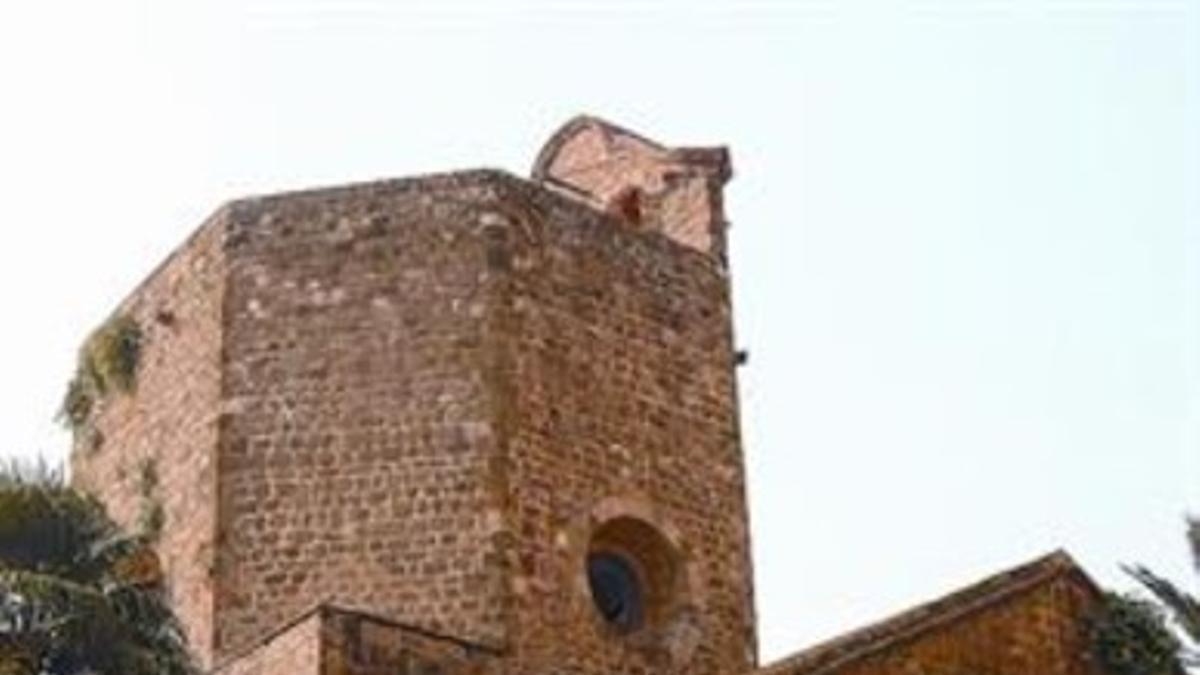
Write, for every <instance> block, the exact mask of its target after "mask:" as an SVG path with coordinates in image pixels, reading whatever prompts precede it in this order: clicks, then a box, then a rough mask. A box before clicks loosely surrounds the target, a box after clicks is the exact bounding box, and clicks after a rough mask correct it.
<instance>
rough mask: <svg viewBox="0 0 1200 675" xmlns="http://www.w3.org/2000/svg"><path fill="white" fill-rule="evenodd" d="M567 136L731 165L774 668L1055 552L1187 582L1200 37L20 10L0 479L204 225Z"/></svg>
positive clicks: (179, 9) (1196, 376) (549, 8)
mask: <svg viewBox="0 0 1200 675" xmlns="http://www.w3.org/2000/svg"><path fill="white" fill-rule="evenodd" d="M583 111H587V112H591V113H595V114H598V115H601V116H605V117H608V118H610V119H612V120H613V121H615V122H618V123H620V124H623V125H626V126H630V127H632V128H634V129H637V130H640V131H642V132H644V133H646V134H648V135H650V136H652V137H655V138H657V139H660V140H662V141H664V142H666V143H679V144H683V143H691V144H705V143H726V144H728V145H729V146H730V147H731V148H732V151H733V157H734V164H735V168H736V173H737V175H736V177H735V179H734V182H733V183H732V184H731V185H730V187H729V196H728V200H729V205H728V206H729V212H730V216H731V219H732V221H733V230H732V233H731V236H732V265H733V270H734V275H735V277H734V281H735V291H736V302H737V312H736V314H737V328H738V334H739V342H740V344H741V346H742V347H744V348H747V349H749V350H750V353H751V359H750V363H749V365H748V366H747V367H745V368H743V369H742V380H741V385H742V398H743V402H742V403H743V426H744V428H743V432H744V437H745V445H746V453H747V458H748V462H749V466H750V491H751V504H752V507H753V532H754V556H755V565H756V572H757V593H758V608H759V615H760V636H761V641H762V646H763V656H764V658H765V659H771V658H774V657H776V656H779V655H782V654H783V653H785V652H787V651H789V650H791V649H795V648H798V647H800V646H802V645H805V644H808V643H811V642H813V641H814V640H817V639H820V638H823V637H827V636H830V635H832V634H834V633H836V632H839V631H841V630H844V629H847V628H850V627H852V626H854V625H857V624H859V623H862V622H864V621H867V620H870V619H874V618H878V617H880V616H881V615H883V614H886V613H888V612H891V611H893V610H896V609H900V608H902V607H904V606H906V605H908V604H911V603H913V602H916V601H919V600H922V599H925V598H929V597H932V596H934V595H937V594H939V593H942V592H945V591H948V590H951V589H952V588H954V587H955V586H957V585H959V584H961V583H964V582H967V581H970V580H973V579H975V578H977V577H979V576H981V575H985V574H988V573H990V572H992V571H995V570H997V569H999V568H1001V567H1003V566H1008V565H1012V564H1015V563H1018V562H1021V561H1023V560H1025V559H1028V558H1031V557H1033V556H1036V555H1039V554H1041V553H1044V552H1046V551H1049V550H1051V549H1054V548H1056V547H1065V548H1067V549H1068V550H1069V551H1070V552H1071V553H1072V554H1074V555H1075V556H1076V558H1077V559H1078V560H1079V561H1080V562H1082V563H1083V564H1084V565H1085V567H1086V568H1087V569H1088V571H1089V572H1091V573H1092V574H1093V575H1094V576H1095V577H1096V578H1097V579H1099V580H1100V581H1102V582H1104V583H1111V584H1115V585H1118V586H1125V585H1126V582H1125V580H1124V579H1122V577H1121V575H1120V574H1119V572H1118V571H1117V567H1116V566H1117V565H1118V563H1120V562H1123V561H1138V560H1141V561H1146V562H1149V563H1152V564H1153V565H1155V566H1156V567H1158V568H1160V569H1161V570H1162V571H1164V572H1166V573H1169V574H1171V575H1173V576H1175V577H1177V578H1179V579H1181V580H1186V581H1189V582H1191V581H1198V580H1197V579H1196V577H1195V575H1192V574H1190V569H1189V566H1188V564H1187V557H1186V552H1185V549H1184V546H1183V542H1182V538H1181V536H1182V524H1181V519H1182V516H1183V514H1184V513H1185V512H1186V511H1187V510H1188V509H1191V510H1194V511H1200V1H1188V0H1177V1H1156V0H1128V1H1113V0H1110V1H1095V2H1089V1H1086V0H1075V1H1061V2H1053V1H1049V0H1046V1H1042V2H1037V1H1032V0H1030V1H1028V2H1022V1H1018V0H1011V1H1010V0H981V1H978V2H973V1H970V0H940V1H935V0H924V1H917V0H913V1H903V0H894V1H891V2H865V1H863V2H856V1H849V0H848V1H845V2H834V1H832V0H824V1H818V0H814V1H811V2H765V1H757V2H755V1H748V2H738V3H732V2H731V3H724V4H721V3H711V2H700V1H698V0H685V1H682V2H659V3H650V2H643V3H633V2H619V1H615V0H605V1H603V2H600V1H592V2H577V3H554V4H550V3H546V2H539V3H525V4H521V3H515V4H514V3H507V4H506V3H499V2H495V3H487V4H483V3H478V4H467V3H461V2H459V3H454V2H443V3H438V4H423V5H422V4H405V3H401V2H394V3H393V2H384V1H383V0H361V1H353V0H348V1H343V2H337V1H334V0H325V1H316V0H313V1H309V0H290V1H282V0H280V1H274V2H272V1H267V0H260V1H247V2H219V1H213V0H207V1H203V2H201V1H197V2H191V3H181V2H171V1H165V0H154V1H152V2H151V1H145V2H133V1H130V0H105V1H104V2H96V1H94V0H88V1H81V2H59V1H52V0H39V1H38V2H32V1H29V2H17V1H13V2H6V3H5V4H4V5H3V9H0V213H2V214H3V216H2V218H3V220H2V222H0V293H2V294H3V295H2V296H0V309H2V310H3V312H4V320H3V322H2V328H0V335H2V338H0V340H2V342H0V345H2V346H3V351H2V352H0V359H2V363H3V368H4V373H3V374H4V377H3V378H0V409H2V410H3V411H4V417H3V419H4V424H3V425H0V452H4V453H7V454H15V455H31V454H33V453H38V452H41V453H44V454H47V455H50V456H52V457H61V456H62V455H63V454H64V453H65V450H66V440H67V439H66V436H65V434H63V433H61V432H60V431H58V430H56V428H55V427H54V426H53V424H52V423H51V417H52V414H53V412H54V409H55V407H56V404H57V401H58V398H59V396H60V394H61V393H62V388H63V384H64V382H65V381H66V379H67V377H68V375H69V373H70V370H71V368H72V362H73V359H74V353H75V348H76V345H77V344H78V342H79V341H80V339H81V338H82V337H83V336H84V335H85V333H86V332H87V331H88V330H89V329H90V328H91V327H92V326H93V325H94V324H96V323H97V322H99V321H100V320H102V319H103V318H104V316H105V315H106V314H107V313H108V312H109V311H110V310H111V308H112V307H113V306H114V304H115V303H116V302H117V301H118V300H119V299H120V298H121V297H122V296H123V295H124V294H125V293H126V292H127V291H128V290H129V289H130V288H131V287H132V286H133V285H134V284H136V283H137V282H138V281H139V280H140V279H141V278H142V277H143V276H145V275H146V274H147V273H149V272H150V270H151V269H152V268H153V267H154V265H155V264H156V263H157V262H158V261H159V260H161V259H162V258H163V257H164V256H165V255H166V254H167V253H168V252H169V251H170V250H171V249H172V248H173V247H174V246H176V245H177V244H179V243H180V242H181V241H182V240H183V239H184V237H186V236H187V235H188V233H189V232H190V231H191V230H192V229H193V228H194V227H196V226H197V225H198V224H199V223H200V221H201V220H202V219H203V218H204V217H205V216H206V215H207V214H208V213H209V212H210V211H212V210H213V209H214V208H215V207H216V206H217V205H218V204H220V203H221V202H222V201H224V200H226V199H229V198H232V197H236V196H239V195H242V194H245V193H255V192H264V191H271V190H277V189H284V188H297V187H303V186H312V185H320V184H331V183H341V182H346V181H351V180H359V179H367V178H375V177H386V176H401V175H406V174H412V173H423V172H429V171H433V170H445V169H453V168H461V167H471V166H479V165H488V166H499V167H503V168H506V169H510V170H512V171H514V172H517V173H525V172H526V171H527V169H528V167H529V165H530V163H531V161H532V158H533V156H534V154H535V153H536V151H537V150H538V148H539V147H540V144H541V142H542V141H543V140H544V139H545V138H546V137H547V135H548V134H550V133H551V132H552V131H553V130H554V129H555V128H556V127H557V125H559V124H560V123H562V122H563V121H565V120H566V119H567V118H568V117H569V116H571V115H573V114H575V113H577V112H583ZM1197 585H1200V583H1197Z"/></svg>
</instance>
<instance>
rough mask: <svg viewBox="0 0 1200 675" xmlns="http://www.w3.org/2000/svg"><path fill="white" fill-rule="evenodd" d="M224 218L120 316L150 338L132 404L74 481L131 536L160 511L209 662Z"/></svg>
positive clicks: (164, 542) (111, 411) (110, 423)
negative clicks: (150, 511) (153, 512)
mask: <svg viewBox="0 0 1200 675" xmlns="http://www.w3.org/2000/svg"><path fill="white" fill-rule="evenodd" d="M224 217H225V216H224V212H223V211H219V212H218V213H217V214H216V215H214V216H213V217H212V218H211V219H210V220H209V221H208V222H207V223H206V224H205V225H204V226H202V227H201V228H200V230H199V231H198V232H197V233H196V234H195V235H194V236H193V237H192V238H191V239H190V240H189V241H188V242H187V243H186V244H185V245H184V246H183V247H181V248H180V249H179V250H178V251H177V252H176V253H175V254H174V255H173V256H172V257H171V258H169V259H168V260H167V261H166V262H165V263H164V264H163V266H162V267H160V268H159V269H158V270H157V271H156V272H154V274H153V275H152V276H151V277H150V278H149V279H148V280H147V281H146V282H145V283H143V284H142V285H141V286H140V287H139V288H137V289H136V290H135V291H134V292H133V293H132V294H131V295H130V296H129V298H128V299H127V300H126V301H125V302H124V303H122V304H121V306H120V307H119V308H118V309H117V312H116V313H117V314H124V315H127V316H129V317H131V318H133V319H134V320H135V321H136V322H137V324H138V326H139V327H140V328H141V330H142V333H143V347H142V351H141V357H140V359H139V363H138V367H137V371H136V389H135V390H134V391H133V392H132V393H130V394H122V393H120V392H115V391H114V392H110V393H109V394H108V395H107V396H106V397H105V398H103V399H102V401H101V403H100V404H99V406H98V409H97V410H96V411H95V412H94V413H93V421H92V424H93V427H94V430H95V432H98V433H95V434H92V433H85V434H81V435H79V440H78V441H77V443H76V447H75V449H74V452H73V453H72V460H71V469H72V470H71V480H72V482H73V483H74V484H75V485H76V486H78V487H80V488H82V489H84V490H86V491H88V492H90V493H92V494H95V495H96V496H98V497H99V498H100V499H101V500H102V501H103V502H104V503H105V505H106V506H107V508H108V510H109V512H110V513H111V514H112V516H113V517H114V518H115V519H116V520H117V522H119V523H121V524H122V525H124V526H125V527H126V528H129V529H131V530H132V529H134V528H136V527H137V525H138V522H139V520H140V519H141V518H142V517H143V516H142V514H143V513H145V512H146V511H147V510H148V509H152V508H155V504H157V505H159V506H160V507H161V509H162V513H163V515H164V516H165V522H164V524H163V527H162V532H161V536H160V538H159V540H158V543H157V545H156V549H157V552H158V554H159V558H160V561H161V564H162V567H163V571H164V573H165V575H166V579H167V581H168V585H169V588H170V591H171V596H172V600H173V602H174V603H175V606H176V609H177V613H178V614H179V616H180V617H181V618H182V621H183V625H184V628H185V630H186V632H187V636H188V639H189V641H190V643H191V646H192V648H193V650H194V651H195V652H196V653H197V655H198V656H199V657H200V659H201V661H202V662H204V663H208V662H209V659H210V656H211V651H210V647H211V635H212V628H213V627H212V623H211V607H212V592H211V577H210V575H211V571H212V560H213V532H214V527H215V523H214V512H215V480H216V478H215V448H216V444H217V430H218V417H219V412H220V405H219V401H220V380H221V376H220V354H221V327H220V322H221V304H222V297H223V294H224V261H223V256H222V253H221V238H222V234H223V225H224Z"/></svg>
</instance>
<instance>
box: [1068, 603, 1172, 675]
mask: <svg viewBox="0 0 1200 675" xmlns="http://www.w3.org/2000/svg"><path fill="white" fill-rule="evenodd" d="M1089 637H1090V638H1091V647H1092V653H1093V655H1094V656H1095V657H1096V658H1097V659H1098V660H1099V661H1100V663H1101V664H1102V665H1103V666H1104V668H1105V670H1106V671H1107V672H1110V673H1112V674H1113V675H1175V674H1176V673H1182V672H1183V670H1182V665H1181V664H1180V661H1179V653H1180V648H1181V645H1180V643H1179V640H1178V639H1176V638H1175V636H1174V635H1173V634H1172V633H1171V630H1170V629H1169V628H1168V627H1167V621H1166V616H1165V615H1164V614H1163V612H1162V610H1161V609H1159V607H1158V606H1157V605H1155V604H1154V603H1152V602H1150V601H1148V600H1143V599H1141V598H1137V597H1134V596H1130V595H1119V594H1117V593H1108V594H1106V595H1105V598H1104V604H1103V607H1102V608H1101V610H1100V611H1098V612H1097V613H1096V615H1095V616H1093V617H1092V619H1091V621H1090V624H1089Z"/></svg>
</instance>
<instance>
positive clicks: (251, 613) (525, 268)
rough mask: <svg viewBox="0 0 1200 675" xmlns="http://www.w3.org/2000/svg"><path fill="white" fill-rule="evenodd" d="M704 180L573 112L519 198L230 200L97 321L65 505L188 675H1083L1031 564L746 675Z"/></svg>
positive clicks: (521, 185) (484, 194)
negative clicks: (126, 379)
mask: <svg viewBox="0 0 1200 675" xmlns="http://www.w3.org/2000/svg"><path fill="white" fill-rule="evenodd" d="M732 173H733V172H732V167H731V163H730V155H729V153H728V151H727V150H726V149H725V148H722V147H671V146H666V145H662V144H660V143H658V142H655V141H652V140H649V139H647V138H643V137H642V136H640V135H638V134H636V133H634V132H631V131H629V130H626V129H623V128H620V127H618V126H616V125H613V124H610V123H608V122H605V121H603V120H600V119H596V118H593V117H586V116H585V117H579V118H576V119H574V120H571V121H570V122H568V123H567V124H566V125H565V126H563V127H562V128H560V129H559V130H558V131H557V132H555V133H554V134H553V135H552V136H551V137H550V139H549V141H548V142H547V143H546V144H545V146H544V147H543V148H542V149H541V151H540V152H539V153H538V155H537V158H536V161H535V162H534V165H533V170H532V173H531V175H530V176H529V177H528V178H522V177H518V176H515V175H512V174H509V173H506V172H503V171H496V170H490V169H481V170H466V171H460V172H453V173H445V174H436V175H427V176H417V177H412V178H401V179H396V180H382V181H378V182H370V183H362V184H354V185H345V186H338V187H331V188H323V189H315V190H305V191H300V192H289V193H282V194H273V195H267V196H257V197H249V198H245V199H238V200H235V201H232V202H230V203H228V204H226V205H224V206H222V207H220V208H219V209H217V210H216V212H215V213H213V214H212V216H211V217H209V219H208V220H207V221H206V222H205V223H204V224H202V225H201V227H200V228H199V229H198V230H197V231H196V232H195V233H194V234H193V235H192V236H191V237H190V238H189V239H188V240H187V241H186V242H185V243H184V244H183V245H182V246H181V247H180V248H179V249H178V250H177V251H176V252H175V253H174V254H172V255H171V256H170V257H169V258H168V259H167V260H166V261H165V262H163V263H162V265H161V266H160V267H159V268H158V269H157V270H155V271H154V272H152V273H151V274H150V276H149V277H148V278H147V279H146V280H145V281H144V282H143V283H142V284H141V285H140V286H139V287H137V288H136V289H134V290H133V292H132V293H131V294H130V295H129V296H128V298H127V299H126V300H125V301H124V302H123V303H122V304H121V305H120V306H119V307H118V308H117V309H116V311H115V312H114V314H113V316H114V318H115V319H119V320H120V321H122V322H124V323H123V325H125V326H127V327H128V326H132V327H134V330H136V336H137V340H136V343H137V345H138V349H137V363H136V371H135V372H134V382H133V385H132V386H131V387H130V388H129V391H128V392H123V391H117V390H112V391H107V392H106V393H105V394H104V395H103V396H102V397H100V398H99V399H98V400H96V401H95V402H94V403H93V404H92V405H90V406H88V408H87V409H86V410H85V411H83V412H82V413H81V414H80V416H79V420H78V422H79V424H78V425H77V428H76V447H75V451H74V453H73V456H72V475H73V481H74V482H75V483H76V484H77V486H79V487H81V488H83V489H85V490H87V491H89V492H91V493H93V494H95V495H97V496H98V497H99V498H100V499H101V500H102V501H104V503H105V504H106V505H107V507H108V509H109V511H110V513H111V514H112V515H113V516H114V517H115V518H116V519H117V520H118V521H119V522H121V523H122V524H125V525H126V526H128V527H138V526H142V527H145V526H146V524H147V523H151V524H154V525H155V526H156V527H155V531H156V532H157V533H158V534H157V540H156V550H157V554H158V557H159V565H160V567H161V574H162V575H163V578H164V579H165V581H166V584H167V587H168V588H169V590H170V594H171V598H172V600H173V602H174V605H175V607H176V611H177V613H178V615H179V616H180V618H181V620H182V622H183V625H184V628H185V630H186V633H187V636H188V639H189V642H190V644H191V647H192V649H193V650H194V651H195V653H196V655H197V657H198V659H199V660H200V662H201V664H202V666H203V668H204V669H205V670H206V671H207V672H209V673H213V674H214V675H217V674H219V675H385V674H389V675H402V674H409V673H412V674H416V673H421V674H430V675H431V674H434V673H437V674H442V675H458V674H463V675H467V674H471V675H474V674H478V675H490V674H500V673H504V674H513V675H608V674H612V675H649V674H652V673H663V674H668V673H680V674H682V673H688V674H690V675H753V674H755V673H761V674H762V675H818V674H820V675H826V674H828V675H834V674H837V675H875V674H879V675H884V674H895V675H1033V674H1037V675H1086V674H1090V673H1099V672H1100V670H1099V668H1098V666H1096V665H1094V664H1093V663H1092V662H1091V661H1090V659H1089V658H1088V655H1087V649H1086V643H1085V640H1084V637H1083V628H1082V626H1083V624H1084V617H1085V616H1086V614H1087V612H1088V611H1089V608H1090V607H1092V606H1094V605H1095V603H1096V601H1097V598H1098V597H1099V595H1098V591H1097V589H1096V588H1095V586H1094V584H1093V583H1092V582H1091V581H1090V580H1089V579H1088V578H1087V576H1086V575H1085V574H1084V573H1083V572H1082V571H1081V570H1080V569H1079V568H1078V567H1077V566H1076V565H1074V564H1073V563H1072V562H1071V560H1070V559H1069V558H1068V557H1067V556H1066V555H1065V554H1062V553H1055V554H1051V555H1049V556H1047V557H1045V558H1043V559H1040V560H1037V561H1034V562H1031V563H1029V564H1027V565H1025V566H1022V567H1019V568H1017V569H1013V570H1009V571H1006V572H1003V573H1000V574H999V575H996V576H994V577H992V578H989V579H986V580H984V581H982V582H980V583H978V584H976V585H973V586H971V587H969V588H966V589H962V590H959V591H957V592H954V593H952V594H950V595H948V596H946V597H944V598H941V599H939V600H935V601H933V602H931V603H928V604H926V605H922V606H920V607H917V608H915V609H913V610H910V611H908V612H905V613H903V614H901V615H898V616H896V617H892V618H891V619H887V620H884V621H883V622H881V623H878V624H875V625H872V626H869V627H867V628H864V629H861V630H857V631H854V632H851V633H849V634H847V635H845V636H843V637H841V638H838V639H836V640H834V641H832V642H829V643H826V644H823V645H818V646H816V647H813V648H810V649H808V650H806V651H801V652H799V653H797V654H796V655H794V656H792V657H789V658H785V659H783V660H782V661H780V662H778V663H775V664H760V663H759V659H758V648H757V644H756V631H755V612H754V584H753V581H754V577H753V568H752V565H751V556H750V534H751V529H750V525H749V520H748V513H747V505H746V472H745V462H744V455H743V448H742V444H741V435H740V431H739V427H738V419H739V415H738V396H737V377H736V375H737V366H738V362H739V358H738V353H737V350H736V345H735V341H734V336H733V335H734V334H733V324H732V316H733V314H732V309H731V305H730V270H729V268H728V261H727V258H726V236H727V232H728V229H729V221H728V219H727V214H726V212H725V208H724V206H723V203H722V192H723V189H724V186H725V185H726V183H727V182H728V181H729V180H730V178H731V176H732ZM796 611H797V612H801V611H804V608H802V607H797V608H796Z"/></svg>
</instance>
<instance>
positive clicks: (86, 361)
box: [58, 315, 143, 432]
mask: <svg viewBox="0 0 1200 675" xmlns="http://www.w3.org/2000/svg"><path fill="white" fill-rule="evenodd" d="M142 340H143V334H142V329H141V327H140V326H138V324H137V322H136V321H134V320H133V319H132V318H131V317H129V316H126V315H118V316H115V317H113V318H111V319H109V320H108V321H107V322H105V323H104V325H103V326H101V327H100V328H99V329H98V330H96V332H95V333H92V335H91V336H90V337H89V338H88V339H87V340H86V341H85V342H84V343H83V347H82V348H81V349H80V350H79V361H78V363H77V364H76V367H75V375H74V376H73V377H72V378H71V381H70V382H69V383H68V384H67V392H66V394H65V395H64V396H63V402H62V406H61V408H60V409H59V414H58V417H59V420H60V421H62V422H63V424H65V425H66V426H67V427H69V428H70V429H72V430H74V431H76V432H78V431H80V430H81V429H84V428H85V427H86V426H87V423H88V421H89V420H90V419H91V414H92V410H93V409H94V408H95V406H96V403H97V402H98V401H99V400H100V399H102V398H103V397H104V396H106V395H108V394H109V393H111V392H114V391H115V392H122V393H124V392H128V391H130V390H132V389H133V387H134V384H135V382H136V378H137V367H138V360H139V358H140V357H141V352H142Z"/></svg>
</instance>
